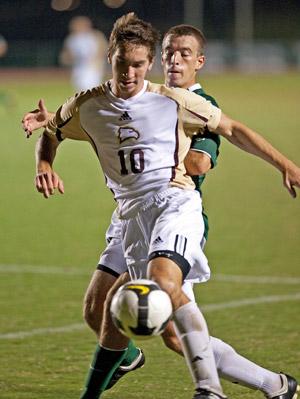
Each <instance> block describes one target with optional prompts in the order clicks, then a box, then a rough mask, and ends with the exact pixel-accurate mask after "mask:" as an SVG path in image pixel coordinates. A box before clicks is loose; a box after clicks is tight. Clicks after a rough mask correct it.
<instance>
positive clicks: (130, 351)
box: [121, 340, 140, 366]
mask: <svg viewBox="0 0 300 399" xmlns="http://www.w3.org/2000/svg"><path fill="white" fill-rule="evenodd" d="M139 353H140V351H139V349H138V348H137V347H136V346H135V345H134V343H133V342H132V341H131V340H130V341H129V343H128V347H127V351H126V353H125V357H124V358H123V361H122V363H121V366H130V365H131V363H132V362H133V361H134V360H135V359H136V358H137V356H138V354H139Z"/></svg>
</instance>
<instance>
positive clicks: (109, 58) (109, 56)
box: [107, 52, 111, 64]
mask: <svg viewBox="0 0 300 399" xmlns="http://www.w3.org/2000/svg"><path fill="white" fill-rule="evenodd" d="M107 62H108V63H109V64H111V54H110V52H108V53H107Z"/></svg>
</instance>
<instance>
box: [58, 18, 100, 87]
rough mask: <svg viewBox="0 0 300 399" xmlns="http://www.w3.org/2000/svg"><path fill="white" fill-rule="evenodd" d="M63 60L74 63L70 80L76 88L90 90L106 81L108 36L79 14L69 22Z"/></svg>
mask: <svg viewBox="0 0 300 399" xmlns="http://www.w3.org/2000/svg"><path fill="white" fill-rule="evenodd" d="M69 30H70V33H69V35H68V36H67V37H66V39H65V41H64V44H63V48H62V51H61V53H60V62H61V64H63V65H65V66H70V67H71V81H72V84H73V86H74V87H75V90H79V91H80V90H87V89H90V88H91V87H94V86H97V85H99V84H100V83H102V82H103V75H104V72H105V66H106V52H107V40H106V37H105V35H104V34H103V33H102V32H101V31H99V30H97V29H93V26H92V21H91V20H90V19H89V18H88V17H85V16H76V17H74V18H72V19H71V21H70V24H69Z"/></svg>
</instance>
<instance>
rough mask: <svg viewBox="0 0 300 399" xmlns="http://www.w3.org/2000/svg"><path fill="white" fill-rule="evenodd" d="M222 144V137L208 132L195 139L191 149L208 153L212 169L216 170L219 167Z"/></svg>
mask: <svg viewBox="0 0 300 399" xmlns="http://www.w3.org/2000/svg"><path fill="white" fill-rule="evenodd" d="M220 143H221V141H220V137H219V136H218V135H217V134H214V133H211V132H209V131H208V130H207V131H205V133H204V135H197V136H194V137H193V139H192V144H191V149H192V150H195V151H200V152H205V153H207V154H208V155H209V156H210V160H211V167H212V168H214V167H215V166H216V165H217V158H218V155H219V146H220Z"/></svg>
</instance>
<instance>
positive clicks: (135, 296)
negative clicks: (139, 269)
mask: <svg viewBox="0 0 300 399" xmlns="http://www.w3.org/2000/svg"><path fill="white" fill-rule="evenodd" d="M110 312H111V316H112V319H113V322H114V324H115V325H116V327H117V328H118V329H119V330H120V331H121V333H122V334H124V335H126V336H127V337H129V338H133V339H147V338H151V337H155V336H157V335H160V334H161V333H162V332H163V331H164V329H165V327H166V325H167V324H168V321H169V320H170V318H171V316H172V303H171V299H170V297H169V295H168V294H167V293H166V292H165V291H163V290H162V289H161V288H160V287H159V285H158V284H156V283H155V282H154V281H151V280H146V279H138V280H132V281H130V282H128V283H126V284H124V285H122V287H120V288H119V289H118V291H117V292H116V294H115V295H114V297H113V299H112V303H111V306H110Z"/></svg>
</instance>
